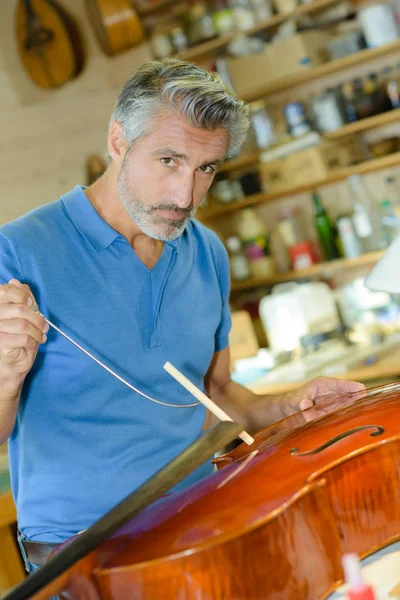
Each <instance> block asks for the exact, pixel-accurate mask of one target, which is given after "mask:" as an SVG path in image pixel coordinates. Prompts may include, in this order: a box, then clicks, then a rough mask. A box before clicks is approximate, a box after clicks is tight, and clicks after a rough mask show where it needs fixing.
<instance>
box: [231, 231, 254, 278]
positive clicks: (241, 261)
mask: <svg viewBox="0 0 400 600" xmlns="http://www.w3.org/2000/svg"><path fill="white" fill-rule="evenodd" d="M225 244H226V247H227V249H228V253H229V262H230V268H231V276H232V279H234V280H235V281H244V280H245V279H249V277H250V267H249V261H248V260H247V258H246V256H245V255H244V254H243V252H242V243H241V241H240V239H239V238H238V237H237V236H236V235H232V236H230V237H228V239H227V240H226V242H225Z"/></svg>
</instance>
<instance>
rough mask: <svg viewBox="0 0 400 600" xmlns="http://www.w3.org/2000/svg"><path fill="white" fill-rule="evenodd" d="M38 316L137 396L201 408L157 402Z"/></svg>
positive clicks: (166, 404) (47, 320) (169, 405)
mask: <svg viewBox="0 0 400 600" xmlns="http://www.w3.org/2000/svg"><path fill="white" fill-rule="evenodd" d="M37 314H39V315H41V316H42V317H43V318H44V320H45V321H46V323H48V325H49V326H50V327H52V328H53V329H54V330H55V331H57V332H58V333H59V334H60V335H62V336H63V337H65V338H66V339H67V340H68V341H69V342H71V344H73V345H74V346H76V347H77V348H79V350H81V352H83V353H84V354H86V355H87V356H89V358H91V359H92V360H94V362H96V363H97V364H98V365H100V367H102V368H103V369H105V370H106V371H108V373H110V374H111V375H113V376H114V377H115V378H116V379H118V380H119V381H121V382H122V383H123V384H124V385H126V386H127V387H128V388H130V389H131V390H133V391H134V392H136V393H137V394H140V395H141V396H143V397H144V398H146V399H147V400H150V401H151V402H155V403H156V404H161V405H162V406H168V407H169V408H194V407H196V406H200V405H201V402H193V403H192V404H171V403H169V402H163V401H162V400H156V398H152V397H151V396H148V395H147V394H145V393H144V392H141V391H140V390H139V389H137V388H136V387H135V386H133V385H132V384H131V383H129V382H128V381H126V379H124V378H123V377H121V376H120V375H118V373H116V372H115V371H113V370H112V369H110V367H107V365H105V364H104V363H103V362H101V360H99V359H98V358H96V357H95V356H94V355H93V354H91V353H90V352H89V351H88V350H86V348H84V347H83V346H81V345H80V344H78V342H76V341H75V340H74V339H72V338H71V337H70V336H69V335H67V334H66V333H65V332H64V331H62V330H61V329H60V328H59V327H57V325H55V324H54V323H52V322H51V321H49V319H47V318H46V317H45V316H44V315H43V314H42V313H41V312H40V311H37Z"/></svg>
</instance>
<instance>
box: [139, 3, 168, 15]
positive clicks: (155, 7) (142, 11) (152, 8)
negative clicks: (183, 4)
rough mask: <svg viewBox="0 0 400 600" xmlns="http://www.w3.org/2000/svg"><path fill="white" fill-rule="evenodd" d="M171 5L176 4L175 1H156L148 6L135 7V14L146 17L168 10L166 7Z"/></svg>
mask: <svg viewBox="0 0 400 600" xmlns="http://www.w3.org/2000/svg"><path fill="white" fill-rule="evenodd" d="M171 4H176V0H158V2H153V3H152V4H149V5H148V6H143V7H137V8H136V12H137V13H138V15H140V16H141V17H147V16H148V15H152V14H154V13H157V12H161V11H162V10H164V9H166V8H168V6H170V5H171Z"/></svg>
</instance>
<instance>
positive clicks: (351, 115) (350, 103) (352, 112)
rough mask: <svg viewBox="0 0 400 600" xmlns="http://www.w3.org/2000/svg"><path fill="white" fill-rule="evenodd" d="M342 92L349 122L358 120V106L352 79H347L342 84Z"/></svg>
mask: <svg viewBox="0 0 400 600" xmlns="http://www.w3.org/2000/svg"><path fill="white" fill-rule="evenodd" d="M341 92H342V95H343V100H344V110H345V113H346V117H347V120H348V122H349V123H354V122H355V121H358V117H357V113H356V107H355V99H354V88H353V84H352V82H351V81H346V83H344V84H343V85H342V88H341Z"/></svg>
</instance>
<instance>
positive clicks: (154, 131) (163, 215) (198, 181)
mask: <svg viewBox="0 0 400 600" xmlns="http://www.w3.org/2000/svg"><path fill="white" fill-rule="evenodd" d="M228 141H229V139H228V133H227V131H226V130H225V129H222V128H221V129H216V130H215V131H206V130H204V129H198V128H196V127H192V126H191V125H189V124H188V123H187V122H186V121H185V120H184V119H182V118H180V117H178V116H175V115H174V114H172V113H168V114H167V115H160V116H158V117H156V118H155V119H154V120H153V122H152V127H151V130H150V132H149V133H148V134H147V135H146V136H144V137H143V138H141V139H139V140H138V141H136V142H134V143H133V144H132V146H131V148H130V149H129V151H128V152H127V154H126V155H125V158H124V161H123V163H122V166H121V169H120V171H119V174H118V194H119V197H120V200H121V202H122V204H123V205H124V207H125V209H126V211H127V212H128V214H129V215H130V217H131V218H132V219H133V220H134V221H135V223H136V224H137V225H138V226H139V227H140V229H141V230H142V231H143V232H144V233H145V234H146V235H148V236H149V237H152V238H154V239H158V240H163V241H170V240H174V239H176V238H177V237H179V236H180V235H181V234H182V233H183V231H184V229H185V227H186V225H187V223H188V221H189V219H190V218H191V217H193V216H194V215H195V213H196V211H197V209H198V207H199V205H200V203H201V201H202V199H203V198H204V196H205V195H206V193H207V190H208V189H209V187H210V185H211V183H212V181H213V179H214V176H215V173H216V171H217V170H218V168H219V167H220V166H221V164H222V162H223V160H224V157H225V154H226V151H227V148H228Z"/></svg>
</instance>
